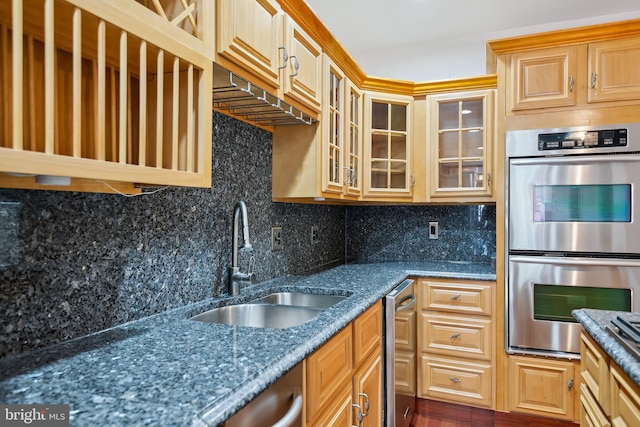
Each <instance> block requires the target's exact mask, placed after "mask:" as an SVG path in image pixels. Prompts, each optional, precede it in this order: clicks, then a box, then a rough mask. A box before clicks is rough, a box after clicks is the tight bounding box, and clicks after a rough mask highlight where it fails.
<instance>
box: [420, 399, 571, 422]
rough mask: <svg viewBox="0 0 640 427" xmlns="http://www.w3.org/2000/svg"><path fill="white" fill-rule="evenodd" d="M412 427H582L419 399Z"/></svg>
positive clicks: (542, 418)
mask: <svg viewBox="0 0 640 427" xmlns="http://www.w3.org/2000/svg"><path fill="white" fill-rule="evenodd" d="M411 425H412V427H578V424H575V423H572V422H569V421H560V420H554V419H552V418H544V417H534V416H531V415H520V414H507V413H503V412H494V411H491V410H488V409H479V408H471V407H469V406H461V405H454V404H452V403H443V402H436V401H432V400H425V399H418V403H417V405H416V413H415V416H414V418H413V421H412V423H411Z"/></svg>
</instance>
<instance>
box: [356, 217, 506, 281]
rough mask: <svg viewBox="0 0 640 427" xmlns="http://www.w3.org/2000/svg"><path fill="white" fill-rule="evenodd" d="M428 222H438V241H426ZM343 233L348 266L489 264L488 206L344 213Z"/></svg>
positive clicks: (491, 220) (492, 226) (492, 237)
mask: <svg viewBox="0 0 640 427" xmlns="http://www.w3.org/2000/svg"><path fill="white" fill-rule="evenodd" d="M432 221H435V222H438V229H439V230H438V231H439V233H438V234H439V236H438V239H429V234H428V233H429V227H428V226H429V222H432ZM346 227H347V230H349V232H348V233H347V237H346V239H347V240H346V248H347V249H346V257H347V260H348V261H349V262H385V261H460V262H468V261H469V262H480V263H487V264H489V263H492V264H493V263H495V256H496V255H495V251H496V209H495V206H493V205H447V206H395V207H394V206H391V207H390V206H368V207H349V208H348V209H347V213H346ZM494 265H495V264H494ZM494 268H495V267H494Z"/></svg>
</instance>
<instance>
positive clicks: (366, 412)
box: [360, 393, 371, 417]
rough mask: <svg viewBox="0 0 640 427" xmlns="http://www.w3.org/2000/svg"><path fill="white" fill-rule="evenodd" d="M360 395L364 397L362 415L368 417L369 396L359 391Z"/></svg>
mask: <svg viewBox="0 0 640 427" xmlns="http://www.w3.org/2000/svg"><path fill="white" fill-rule="evenodd" d="M360 397H364V400H365V402H364V414H362V416H363V417H368V416H369V408H371V403H369V396H368V395H367V393H360Z"/></svg>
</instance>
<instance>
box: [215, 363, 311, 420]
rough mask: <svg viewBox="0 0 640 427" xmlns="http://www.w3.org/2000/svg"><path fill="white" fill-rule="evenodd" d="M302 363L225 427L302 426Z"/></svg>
mask: <svg viewBox="0 0 640 427" xmlns="http://www.w3.org/2000/svg"><path fill="white" fill-rule="evenodd" d="M301 390H302V363H300V364H298V365H296V366H295V367H294V368H293V369H291V370H290V371H289V372H287V373H286V374H285V375H284V376H283V377H282V378H280V379H279V380H278V381H276V382H275V383H274V384H272V385H271V386H269V388H267V389H266V390H265V391H263V392H262V393H260V394H259V395H258V396H257V397H256V398H255V399H253V400H252V401H251V402H250V403H249V404H248V405H247V406H245V407H244V408H242V409H241V410H240V411H239V412H238V413H237V414H235V415H234V416H233V417H231V418H230V419H229V420H228V421H227V422H226V423H225V424H224V427H255V426H271V427H302V394H301Z"/></svg>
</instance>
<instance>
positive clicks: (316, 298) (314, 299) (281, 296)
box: [252, 292, 346, 309]
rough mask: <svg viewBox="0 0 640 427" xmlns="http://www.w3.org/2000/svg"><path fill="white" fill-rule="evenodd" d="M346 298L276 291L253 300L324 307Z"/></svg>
mask: <svg viewBox="0 0 640 427" xmlns="http://www.w3.org/2000/svg"><path fill="white" fill-rule="evenodd" d="M345 298H346V297H344V296H340V295H319V294H306V293H302V292H276V293H273V294H269V295H267V296H265V297H262V298H258V299H256V300H254V301H252V302H253V303H263V304H278V305H286V306H298V307H311V308H318V309H324V308H329V307H331V306H332V305H335V304H337V303H339V302H340V301H342V300H344V299H345Z"/></svg>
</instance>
